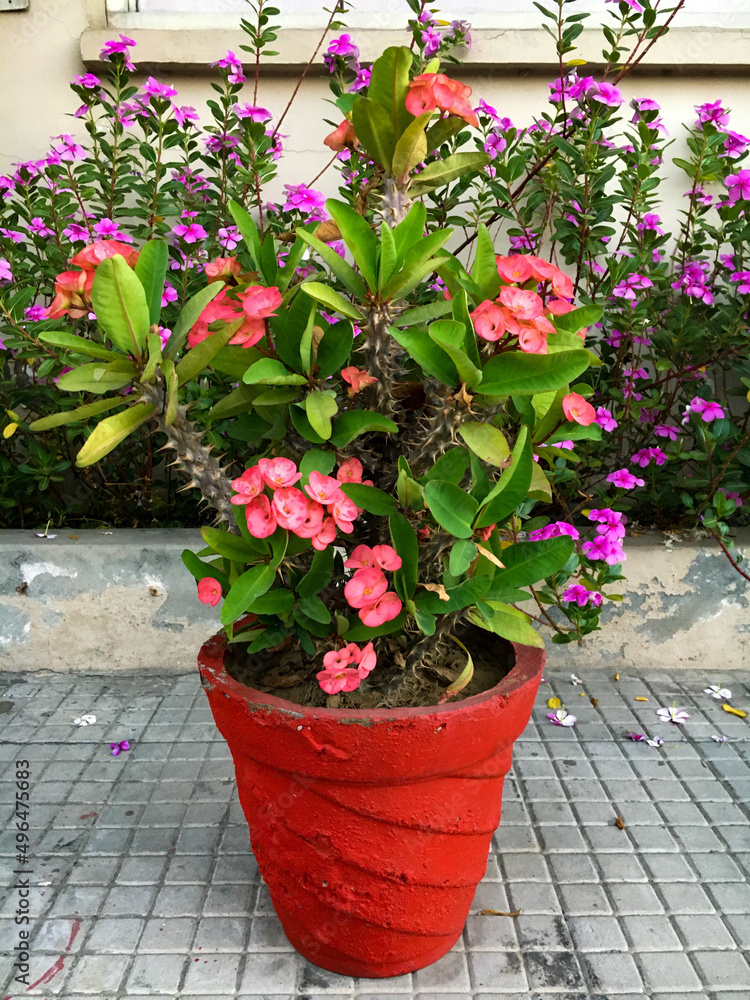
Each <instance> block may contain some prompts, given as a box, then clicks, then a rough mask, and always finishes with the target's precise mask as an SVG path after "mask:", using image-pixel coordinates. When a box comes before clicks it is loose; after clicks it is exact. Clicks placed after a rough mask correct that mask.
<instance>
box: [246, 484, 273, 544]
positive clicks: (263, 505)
mask: <svg viewBox="0 0 750 1000" xmlns="http://www.w3.org/2000/svg"><path fill="white" fill-rule="evenodd" d="M245 518H246V520H247V530H248V531H249V532H250V534H251V535H252V536H253V538H268V536H269V535H272V534H273V533H274V531H276V515H275V514H274V511H273V509H272V507H271V502H270V500H269V499H268V497H266V496H263V494H261V495H260V496H257V497H255V498H254V499H253V500H251V501H250V503H249V504H248V505H247V506H246V507H245Z"/></svg>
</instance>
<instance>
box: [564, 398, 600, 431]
mask: <svg viewBox="0 0 750 1000" xmlns="http://www.w3.org/2000/svg"><path fill="white" fill-rule="evenodd" d="M562 408H563V413H564V414H565V418H566V420H575V422H576V423H577V424H582V425H583V426H584V427H588V425H589V424H593V423H594V421H595V420H596V410H595V409H594V407H593V406H592V405H591V403H587V402H586V400H585V399H584V398H583V396H581V395H579V394H578V393H577V392H569V393H568V395H567V396H563V401H562Z"/></svg>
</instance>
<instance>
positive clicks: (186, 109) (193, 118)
mask: <svg viewBox="0 0 750 1000" xmlns="http://www.w3.org/2000/svg"><path fill="white" fill-rule="evenodd" d="M172 112H173V114H174V117H175V121H176V122H177V124H178V125H180V126H182V128H184V127H185V125H187V124H188V123H189V122H197V121H198V112H197V111H196V110H195V108H191V107H190V105H189V104H183V105H182V106H178V105H177V104H173V105H172Z"/></svg>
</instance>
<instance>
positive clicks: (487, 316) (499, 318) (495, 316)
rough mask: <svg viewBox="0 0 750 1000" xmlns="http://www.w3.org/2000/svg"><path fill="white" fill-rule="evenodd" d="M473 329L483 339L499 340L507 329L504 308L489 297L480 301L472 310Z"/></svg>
mask: <svg viewBox="0 0 750 1000" xmlns="http://www.w3.org/2000/svg"><path fill="white" fill-rule="evenodd" d="M471 318H472V320H473V321H474V329H475V330H476V332H477V336H478V337H481V338H482V339H483V340H490V341H493V340H500V338H501V337H502V336H503V334H504V333H505V331H506V330H507V322H506V314H505V310H504V309H501V308H500V306H498V305H496V304H495V303H494V302H490V300H489V299H485V300H484V302H480V303H479V305H478V306H477V307H476V309H475V310H474V311H473V312H472V314H471Z"/></svg>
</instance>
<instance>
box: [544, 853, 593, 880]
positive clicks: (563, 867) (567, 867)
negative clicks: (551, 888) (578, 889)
mask: <svg viewBox="0 0 750 1000" xmlns="http://www.w3.org/2000/svg"><path fill="white" fill-rule="evenodd" d="M549 864H550V869H551V871H552V874H553V876H554V878H555V879H556V880H557V881H558V882H576V883H580V882H598V881H599V874H598V872H597V870H596V868H595V867H594V864H593V862H592V860H591V858H590V857H589V856H588V855H587V854H551V855H550V858H549Z"/></svg>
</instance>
